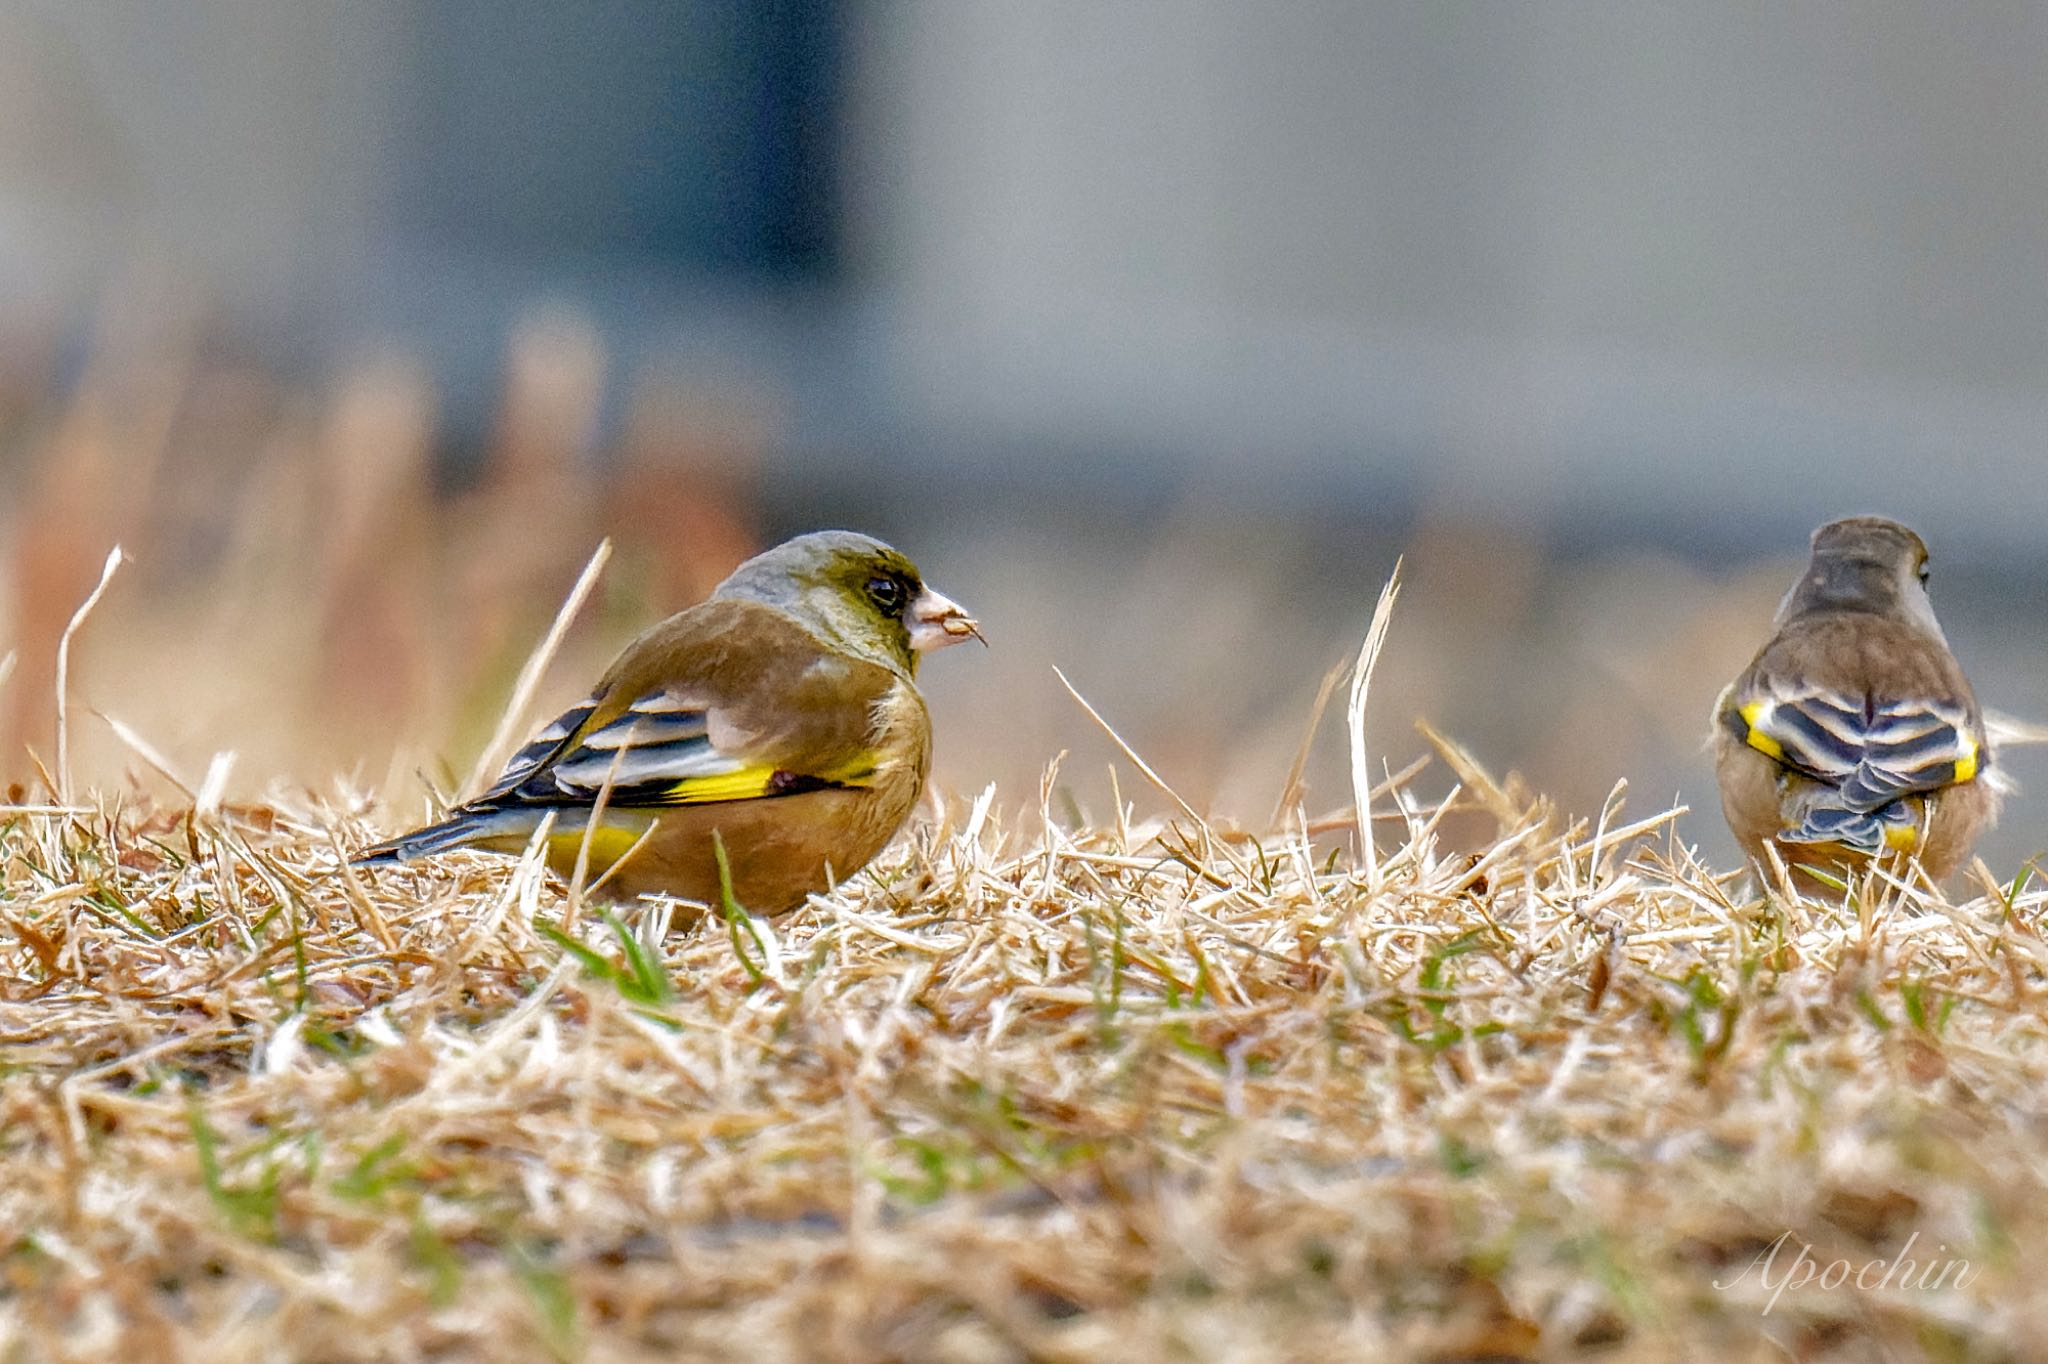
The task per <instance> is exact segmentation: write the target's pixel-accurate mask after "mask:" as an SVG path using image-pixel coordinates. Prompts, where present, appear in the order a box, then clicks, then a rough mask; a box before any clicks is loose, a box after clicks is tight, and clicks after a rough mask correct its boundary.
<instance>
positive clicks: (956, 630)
mask: <svg viewBox="0 0 2048 1364" xmlns="http://www.w3.org/2000/svg"><path fill="white" fill-rule="evenodd" d="M907 619H908V620H909V622H910V647H911V648H912V649H914V650H916V651H917V652H918V653H921V654H922V653H929V652H931V651H932V650H933V649H943V648H945V647H946V646H947V645H948V644H958V643H959V642H960V641H961V640H963V639H967V638H969V637H972V638H974V639H980V640H981V642H982V645H983V647H987V645H988V641H987V640H986V639H982V636H981V627H980V626H979V625H977V624H975V622H974V617H972V616H970V615H968V614H967V613H966V612H965V611H963V610H961V609H960V604H959V603H958V602H956V601H954V600H953V599H952V598H951V597H948V596H946V595H945V594H944V593H943V592H935V591H933V590H932V589H931V588H929V587H927V588H925V589H924V591H922V592H920V593H918V594H917V598H916V599H915V600H914V601H912V602H911V603H910V610H909V612H908V613H907Z"/></svg>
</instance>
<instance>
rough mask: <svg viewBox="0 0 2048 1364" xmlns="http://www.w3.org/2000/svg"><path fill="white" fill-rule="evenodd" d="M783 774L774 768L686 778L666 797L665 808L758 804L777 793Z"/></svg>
mask: <svg viewBox="0 0 2048 1364" xmlns="http://www.w3.org/2000/svg"><path fill="white" fill-rule="evenodd" d="M778 775H779V774H778V773H777V772H776V770H775V769H774V768H773V767H762V766H754V767H737V768H734V769H733V770H732V771H730V772H714V773H707V774H706V775H704V776H701V777H685V778H684V779H683V780H681V781H679V782H677V783H676V784H675V785H674V786H671V787H670V788H669V789H668V791H667V793H666V794H664V795H663V796H662V798H661V799H662V804H664V805H668V804H674V805H708V804H710V803H712V802H714V801H721V800H754V799H756V798H757V797H760V796H765V795H767V794H768V793H769V792H770V791H772V790H774V788H775V783H776V779H777V776H778Z"/></svg>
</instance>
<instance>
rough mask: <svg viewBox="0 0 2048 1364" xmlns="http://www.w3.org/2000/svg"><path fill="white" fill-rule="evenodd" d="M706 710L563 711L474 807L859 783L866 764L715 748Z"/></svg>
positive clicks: (666, 693) (694, 796) (639, 704)
mask: <svg viewBox="0 0 2048 1364" xmlns="http://www.w3.org/2000/svg"><path fill="white" fill-rule="evenodd" d="M716 728H718V726H716V724H715V723H714V716H713V712H712V709H711V708H710V707H708V706H705V705H703V704H701V703H699V702H697V701H695V700H693V699H691V698H689V697H687V696H684V695H680V694H678V693H676V692H674V691H670V690H657V691H652V692H648V693H646V694H645V695H642V696H640V697H637V698H635V699H634V701H633V702H632V703H631V704H630V705H629V706H627V707H626V708H625V709H624V710H623V711H616V710H615V709H614V708H611V707H606V706H604V705H602V704H601V701H600V699H599V698H597V697H592V698H590V699H589V700H586V701H584V702H581V703H579V704H578V705H576V706H573V707H571V708H570V709H569V710H567V711H564V712H563V713H562V715H561V716H560V717H558V718H557V719H556V720H555V721H554V723H552V724H550V725H549V726H548V727H547V728H546V729H544V730H542V731H541V732H540V733H539V734H537V735H536V736H534V739H533V741H532V742H531V743H529V744H528V745H527V746H526V747H524V748H522V749H520V750H519V752H518V753H516V754H514V755H513V757H512V761H511V762H510V763H509V764H508V765H507V766H506V768H505V771H504V772H503V774H501V775H500V776H499V778H498V781H497V783H496V784H495V785H493V786H492V787H491V789H490V790H489V791H487V792H485V793H484V795H483V797H482V798H481V799H480V800H479V801H478V802H477V803H478V804H479V805H497V806H507V805H575V804H587V803H590V802H593V801H595V800H596V799H597V797H598V793H599V792H600V791H604V792H606V795H605V799H606V803H607V804H609V805H610V806H612V807H613V808H626V807H632V806H674V805H700V804H705V803H708V802H712V801H731V800H755V799H760V798H762V797H769V796H789V795H796V794H798V793H800V792H803V791H815V790H818V789H820V788H823V787H831V786H841V787H851V786H859V785H862V784H863V782H864V781H865V779H866V778H868V777H869V776H871V775H872V773H873V769H874V763H873V760H872V758H869V757H866V756H865V755H860V754H834V755H831V756H830V757H829V758H827V759H825V760H824V761H821V762H820V763H818V764H816V765H815V766H816V768H817V769H819V770H810V771H802V770H792V769H791V768H790V767H788V766H785V765H781V764H778V763H775V762H773V761H766V760H763V759H762V758H761V757H759V756H754V755H750V754H749V753H748V752H747V751H745V747H743V746H742V744H741V743H739V742H736V741H734V740H733V739H732V738H730V737H728V740H727V746H726V747H721V746H720V745H719V744H718V743H717V742H715V741H714V739H713V737H712V735H713V731H714V729H716Z"/></svg>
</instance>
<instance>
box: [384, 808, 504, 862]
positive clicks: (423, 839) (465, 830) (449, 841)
mask: <svg viewBox="0 0 2048 1364" xmlns="http://www.w3.org/2000/svg"><path fill="white" fill-rule="evenodd" d="M497 815H498V812H496V811H490V812H483V813H479V812H477V811H474V810H458V811H456V812H455V813H454V814H452V815H450V816H449V817H448V818H447V819H444V820H442V821H441V822H440V823H438V824H429V825H428V826H427V827H426V828H424V829H414V830H413V831H412V832H411V833H409V834H400V835H399V836H398V837H397V838H392V839H386V840H385V841H384V842H382V843H379V844H377V845H375V846H374V847H369V848H365V849H363V850H362V851H361V852H359V853H357V854H356V855H355V856H354V857H352V858H350V859H349V861H350V863H351V864H353V865H355V866H358V867H391V866H396V865H397V864H399V863H401V862H410V861H412V860H414V859H415V858H420V857H432V856H433V855H434V854H435V853H444V852H448V851H450V850H451V849H454V848H466V847H470V846H472V845H474V844H477V843H480V842H483V841H485V840H487V839H490V838H493V837H494V836H497V835H500V834H502V833H503V832H504V831H503V830H501V829H499V828H498V827H496V826H497V824H498V822H499V821H498V818H497Z"/></svg>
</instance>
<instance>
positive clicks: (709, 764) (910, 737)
mask: <svg viewBox="0 0 2048 1364" xmlns="http://www.w3.org/2000/svg"><path fill="white" fill-rule="evenodd" d="M970 636H972V637H975V638H980V631H979V630H978V629H977V627H976V625H975V622H974V621H973V619H972V618H970V617H969V616H968V615H967V613H966V612H964V611H962V610H961V609H960V607H958V606H957V605H955V604H954V603H953V602H951V601H949V600H948V599H947V598H945V597H944V596H942V595H940V594H939V593H938V592H935V591H933V590H932V589H931V588H929V587H927V586H925V584H924V581H923V579H922V578H921V577H920V576H919V574H918V571H917V567H916V566H915V565H914V564H912V563H911V562H910V560H908V559H906V558H904V557H903V555H901V554H899V553H897V552H896V551H895V550H894V549H891V548H890V547H889V546H887V545H885V544H883V543H882V542H881V541H879V540H873V539H870V538H869V537H867V536H865V535H856V534H853V533H852V532H849V531H820V532H817V533H815V534H811V535H800V536H798V537H797V538H795V539H793V540H789V541H786V542H784V543H782V544H780V545H777V546H776V547H775V548H773V549H770V550H768V551H766V552H765V553H762V554H759V555H757V556H755V557H754V558H752V559H749V560H748V561H747V562H745V563H744V564H741V565H740V566H739V568H738V569H736V570H735V571H734V572H733V574H732V576H730V577H728V578H727V579H726V580H725V581H724V582H723V583H721V584H719V586H718V587H717V588H716V589H715V590H714V591H713V592H712V594H711V597H710V598H709V599H708V600H706V601H704V602H703V603H701V604H699V605H697V606H694V607H691V608H690V609H689V610H687V611H684V612H682V613H681V614H679V615H675V616H671V617H670V618H669V619H667V620H665V621H663V622H662V623H661V624H659V625H656V626H655V627H653V628H652V629H650V630H648V631H647V632H646V633H645V634H643V635H641V636H640V637H639V638H638V639H636V640H634V641H633V643H631V644H630V645H628V646H627V647H626V650H625V652H624V653H622V654H621V655H620V656H619V658H618V661H617V662H615V663H613V664H612V666H611V668H610V670H609V671H607V672H606V673H605V675H604V677H603V679H602V680H601V681H599V682H598V684H597V688H596V690H594V691H592V692H591V694H590V695H589V697H587V698H586V699H585V700H583V701H581V702H579V703H578V704H576V705H575V706H572V707H571V708H570V709H569V710H567V711H565V712H563V713H562V714H561V715H560V716H559V717H557V718H556V719H555V721H554V722H553V723H552V724H550V725H548V726H547V727H546V728H545V729H543V730H542V731H541V732H540V733H539V734H538V735H536V736H535V737H534V739H533V741H532V742H531V743H529V744H528V745H527V746H526V747H525V748H523V749H521V750H520V751H519V752H518V753H516V754H514V755H513V757H512V760H511V762H510V763H509V764H508V765H507V766H506V768H505V771H504V772H503V774H501V775H500V776H499V778H498V780H497V782H496V783H495V784H494V785H493V786H492V787H491V788H490V790H488V791H486V792H485V793H484V794H483V795H482V796H480V797H478V798H477V799H476V800H473V801H471V802H469V803H468V804H466V805H463V806H460V807H458V808H456V809H454V810H451V811H449V812H448V816H447V818H445V819H443V820H441V821H440V822H439V823H436V824H431V825H429V826H427V827H426V828H424V829H419V830H416V831H415V832H413V833H409V834H406V835H404V836H403V837H400V838H395V839H392V840H391V841H390V842H388V843H382V844H379V845H377V846H376V847H374V848H371V849H369V850H368V851H367V852H366V853H364V854H363V855H362V856H361V857H360V858H358V859H357V864H358V865H377V864H388V863H392V862H405V861H410V860H412V859H414V858H419V857H426V856H429V855H432V854H435V853H440V852H446V851H448V850H450V849H453V848H481V849H486V850H488V851H492V852H504V853H518V852H520V851H523V850H524V849H525V848H526V846H527V845H528V843H529V842H530V841H531V840H532V839H533V837H534V835H535V834H536V832H537V831H538V830H539V828H540V825H541V823H542V821H543V820H545V819H547V818H548V817H549V816H552V817H553V821H554V822H553V826H552V828H551V830H550V831H549V833H548V835H547V839H546V854H547V860H548V864H549V865H550V866H551V867H553V868H554V869H555V870H556V871H557V872H558V873H560V874H561V875H563V876H564V877H568V876H570V875H572V874H573V870H574V868H575V867H576V865H577V862H578V859H579V857H581V858H585V859H586V863H585V874H586V876H587V877H588V878H589V881H590V882H591V883H593V884H595V885H596V886H597V888H598V889H599V891H600V893H603V894H606V895H609V896H612V897H615V898H619V899H630V898H632V897H634V896H638V895H641V894H646V893H662V894H667V895H673V896H677V897H679V898H682V899H686V900H694V901H697V902H698V903H700V904H708V905H717V904H719V903H720V902H721V889H722V882H721V876H720V871H719V849H720V848H721V847H722V848H723V851H724V854H725V858H726V861H727V865H728V868H729V876H730V884H731V888H732V892H733V895H734V897H735V898H736V899H737V900H738V901H739V902H740V904H742V905H744V906H745V907H746V908H748V909H749V910H752V911H754V912H756V913H763V914H774V913H779V912H782V911H784V910H788V909H793V908H795V907H796V906H797V905H800V904H802V903H803V901H804V898H805V897H806V896H807V895H809V894H810V893H811V892H813V891H819V890H824V889H826V888H827V887H828V886H830V885H831V884H832V883H833V881H834V880H835V879H843V878H845V877H848V876H851V875H852V874H853V873H854V872H856V871H858V870H859V869H860V868H861V867H862V866H864V865H866V864H867V862H868V860H869V859H870V858H872V857H873V856H874V855H875V854H876V853H878V852H880V851H881V850H882V848H883V846H884V845H885V844H887V843H888V841H889V840H890V839H891V838H893V837H894V836H895V835H896V831H897V830H898V829H900V828H901V827H902V826H903V822H904V820H905V819H906V818H908V817H909V815H910V811H911V809H912V807H913V806H914V805H915V804H916V803H917V798H918V794H919V793H920V792H921V791H922V790H923V789H924V782H925V776H926V774H927V772H928V771H929V769H930V765H931V717H930V715H929V714H928V713H927V712H926V710H925V704H924V698H923V697H922V696H921V695H920V694H919V692H918V689H917V682H916V677H917V662H918V658H919V656H920V655H922V654H924V653H927V652H929V651H931V650H933V649H939V648H943V647H945V646H946V645H948V644H954V643H957V642H959V641H960V640H963V639H966V638H968V637H970ZM600 802H601V804H602V815H601V816H600V817H599V818H598V821H597V825H596V827H595V828H594V829H592V828H591V827H590V826H591V821H592V817H593V814H595V813H596V812H597V811H598V809H599V806H600ZM586 831H588V832H587V837H586ZM586 843H587V847H588V851H587V854H586V853H585V851H584V850H585V847H586Z"/></svg>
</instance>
